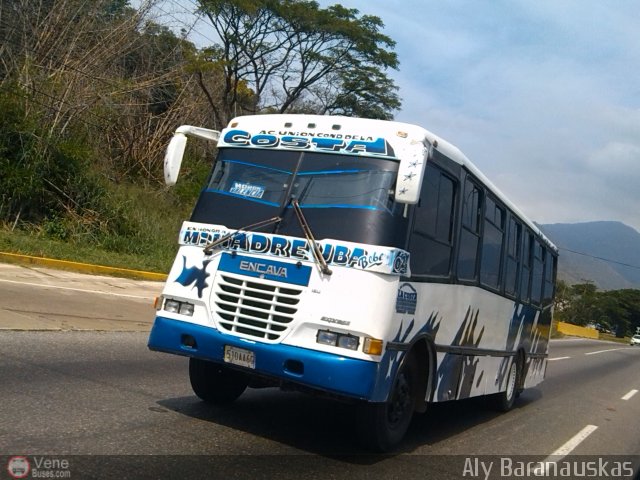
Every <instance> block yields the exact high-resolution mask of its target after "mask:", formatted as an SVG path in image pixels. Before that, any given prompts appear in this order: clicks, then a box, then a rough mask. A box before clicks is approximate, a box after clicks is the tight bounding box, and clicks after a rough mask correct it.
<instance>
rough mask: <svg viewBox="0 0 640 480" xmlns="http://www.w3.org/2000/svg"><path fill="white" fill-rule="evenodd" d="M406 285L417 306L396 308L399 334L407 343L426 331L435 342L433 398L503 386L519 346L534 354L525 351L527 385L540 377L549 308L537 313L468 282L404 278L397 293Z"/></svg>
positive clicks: (479, 392) (473, 393)
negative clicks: (401, 330) (450, 283)
mask: <svg viewBox="0 0 640 480" xmlns="http://www.w3.org/2000/svg"><path fill="white" fill-rule="evenodd" d="M409 290H411V291H414V292H415V300H414V302H415V307H414V308H413V309H411V308H409V309H407V308H404V309H396V316H397V321H398V322H399V323H400V324H401V325H402V326H403V327H402V328H403V329H404V331H403V333H402V334H401V335H399V337H400V341H401V342H403V343H411V341H412V339H414V338H416V337H417V336H419V335H422V334H425V333H426V334H428V335H429V336H430V337H431V338H432V339H433V341H434V342H435V347H436V350H437V352H438V354H437V363H438V364H437V368H436V375H437V378H436V379H435V380H436V381H435V382H434V385H435V386H434V388H435V391H434V392H433V394H432V399H433V401H447V400H454V399H462V398H467V397H473V396H478V395H484V394H491V393H497V392H500V391H504V389H505V388H506V376H507V372H508V370H509V367H510V365H511V363H512V362H513V361H515V358H516V352H518V350H520V349H522V350H524V351H525V353H526V354H529V353H532V354H534V355H535V358H530V357H529V356H527V360H526V362H525V366H524V367H525V370H524V373H525V385H526V386H533V385H536V384H537V383H539V382H540V381H541V380H542V379H543V378H544V370H545V369H544V363H545V361H544V357H545V356H546V353H547V348H548V339H549V329H548V326H547V323H548V322H547V318H546V315H545V314H546V313H547V312H545V314H543V315H541V314H540V311H539V310H538V309H535V308H532V307H527V306H524V305H522V304H518V303H516V302H514V301H513V300H510V299H508V298H504V297H501V296H499V295H496V294H494V293H491V292H489V291H487V290H483V289H480V288H477V287H472V286H464V285H447V284H438V283H418V282H412V283H410V284H409V283H405V284H401V285H400V287H399V298H400V297H406V294H404V293H405V292H407V291H409ZM398 310H400V311H398ZM549 318H550V314H549Z"/></svg>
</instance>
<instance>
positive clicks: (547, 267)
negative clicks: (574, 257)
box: [542, 249, 557, 307]
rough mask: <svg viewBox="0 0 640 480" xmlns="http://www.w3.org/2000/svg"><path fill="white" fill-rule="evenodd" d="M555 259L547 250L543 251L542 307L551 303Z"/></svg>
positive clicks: (554, 276)
mask: <svg viewBox="0 0 640 480" xmlns="http://www.w3.org/2000/svg"><path fill="white" fill-rule="evenodd" d="M556 262H557V258H556V257H555V256H554V255H553V254H552V253H551V252H550V251H549V250H548V249H547V250H545V262H544V292H543V296H542V306H543V307H547V306H549V305H551V303H552V301H553V291H554V288H555V285H554V283H555V278H556Z"/></svg>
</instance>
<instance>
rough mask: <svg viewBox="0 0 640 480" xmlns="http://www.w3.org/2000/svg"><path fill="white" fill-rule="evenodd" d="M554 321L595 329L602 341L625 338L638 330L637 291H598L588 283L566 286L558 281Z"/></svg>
mask: <svg viewBox="0 0 640 480" xmlns="http://www.w3.org/2000/svg"><path fill="white" fill-rule="evenodd" d="M554 317H555V319H556V320H559V321H562V322H567V323H572V324H574V325H580V326H585V327H586V326H589V327H592V328H596V329H597V330H599V331H600V337H601V338H604V339H609V340H612V339H620V338H625V337H628V336H631V335H633V334H635V333H636V330H637V329H638V328H640V290H637V289H624V290H608V291H598V289H597V288H596V286H595V285H594V284H593V283H590V282H586V283H581V284H575V285H569V284H567V283H565V282H563V281H562V280H559V281H558V284H557V287H556V298H555V310H554Z"/></svg>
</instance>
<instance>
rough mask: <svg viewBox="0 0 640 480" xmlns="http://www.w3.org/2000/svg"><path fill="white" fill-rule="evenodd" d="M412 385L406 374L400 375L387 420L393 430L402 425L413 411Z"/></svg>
mask: <svg viewBox="0 0 640 480" xmlns="http://www.w3.org/2000/svg"><path fill="white" fill-rule="evenodd" d="M412 401H413V398H412V396H411V384H410V383H409V380H408V378H407V375H406V373H405V372H401V373H400V375H398V379H397V381H396V386H395V389H394V391H393V398H392V400H391V402H390V403H389V409H388V411H387V419H388V420H389V426H390V427H391V428H394V427H396V426H397V425H399V424H401V423H402V422H403V420H404V419H405V418H406V416H407V415H408V414H409V413H410V411H411V402H412Z"/></svg>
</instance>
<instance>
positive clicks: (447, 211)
mask: <svg viewBox="0 0 640 480" xmlns="http://www.w3.org/2000/svg"><path fill="white" fill-rule="evenodd" d="M455 196H456V183H455V182H454V180H453V179H452V178H451V177H449V176H448V175H445V174H444V173H443V172H441V171H440V170H439V169H438V168H437V167H435V166H433V165H432V164H430V163H427V166H426V172H425V179H424V183H423V187H422V195H421V199H420V203H419V204H418V205H417V206H416V208H415V216H414V224H413V232H412V235H411V241H410V246H409V250H410V252H411V272H412V274H414V275H433V276H440V277H442V276H448V275H449V271H450V266H451V253H452V250H453V231H454V229H453V222H454V218H455V216H454V212H455V209H454V207H455Z"/></svg>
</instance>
